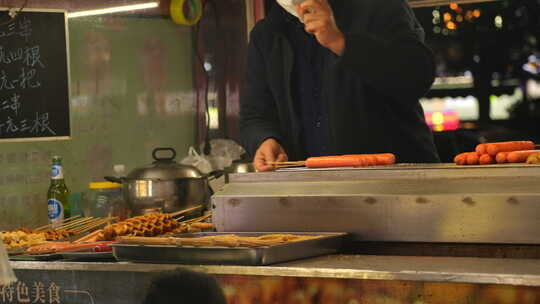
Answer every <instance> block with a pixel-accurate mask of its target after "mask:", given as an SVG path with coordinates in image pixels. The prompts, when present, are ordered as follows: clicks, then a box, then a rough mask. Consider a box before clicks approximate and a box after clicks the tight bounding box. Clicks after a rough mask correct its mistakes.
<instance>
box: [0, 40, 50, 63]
mask: <svg viewBox="0 0 540 304" xmlns="http://www.w3.org/2000/svg"><path fill="white" fill-rule="evenodd" d="M17 62H22V63H24V64H25V65H26V66H27V67H35V66H36V65H38V66H40V67H41V68H45V65H44V64H43V62H41V50H40V47H39V45H36V46H32V47H24V48H17V49H14V50H8V49H5V48H4V47H3V46H0V63H4V64H15V63H17Z"/></svg>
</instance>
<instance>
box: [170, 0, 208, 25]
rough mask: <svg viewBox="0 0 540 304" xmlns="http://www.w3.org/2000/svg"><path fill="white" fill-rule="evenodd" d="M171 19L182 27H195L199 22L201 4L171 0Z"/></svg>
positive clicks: (192, 0)
mask: <svg viewBox="0 0 540 304" xmlns="http://www.w3.org/2000/svg"><path fill="white" fill-rule="evenodd" d="M170 10H171V17H172V19H173V21H174V22H176V23H178V24H182V25H189V26H192V25H195V24H197V22H199V20H201V17H202V14H203V4H202V2H201V0H171V7H170Z"/></svg>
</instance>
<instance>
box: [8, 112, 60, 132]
mask: <svg viewBox="0 0 540 304" xmlns="http://www.w3.org/2000/svg"><path fill="white" fill-rule="evenodd" d="M35 114H36V116H35V117H34V118H33V119H31V120H29V119H27V118H25V119H20V120H16V119H13V118H11V117H10V116H8V117H7V119H6V121H4V122H0V135H10V134H11V135H13V134H15V133H21V132H27V131H28V132H29V133H30V134H31V135H56V132H55V131H54V130H53V129H52V128H51V126H50V123H51V122H50V120H49V113H38V112H36V113H35Z"/></svg>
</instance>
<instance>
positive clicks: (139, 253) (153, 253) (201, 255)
mask: <svg viewBox="0 0 540 304" xmlns="http://www.w3.org/2000/svg"><path fill="white" fill-rule="evenodd" d="M228 234H235V235H238V236H255V237H257V236H263V235H268V234H275V232H272V233H270V232H266V233H261V232H257V233H255V232H253V233H251V232H241V233H240V232H238V233H235V232H229V233H223V232H209V233H205V232H203V233H192V234H182V235H177V237H183V238H186V237H203V236H219V235H228ZM280 234H294V235H301V236H315V235H318V236H321V237H320V238H316V239H312V240H305V241H298V242H291V243H286V244H280V245H275V246H269V247H258V248H229V247H177V246H172V245H131V244H112V245H111V246H112V247H113V254H114V256H115V258H116V259H117V260H118V261H129V262H139V263H166V264H191V265H199V264H202V265H244V266H262V265H270V264H275V263H281V262H286V261H292V260H298V259H303V258H308V257H314V256H320V255H326V254H333V253H336V252H338V251H339V250H340V249H341V246H342V241H343V239H344V237H345V236H346V235H347V234H346V233H326V232H324V233H322V232H321V233H318V232H309V233H308V232H280Z"/></svg>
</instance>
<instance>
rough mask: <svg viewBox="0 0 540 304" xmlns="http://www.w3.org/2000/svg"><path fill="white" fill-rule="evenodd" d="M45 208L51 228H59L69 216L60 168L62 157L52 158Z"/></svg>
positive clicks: (67, 190)
mask: <svg viewBox="0 0 540 304" xmlns="http://www.w3.org/2000/svg"><path fill="white" fill-rule="evenodd" d="M47 208H48V211H49V212H48V213H49V224H52V227H53V228H56V227H58V226H61V225H62V224H63V223H64V218H67V217H69V216H70V211H71V208H70V206H69V189H68V187H67V186H66V182H65V181H64V170H63V168H62V157H60V156H53V159H52V169H51V185H50V186H49V191H48V192H47Z"/></svg>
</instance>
